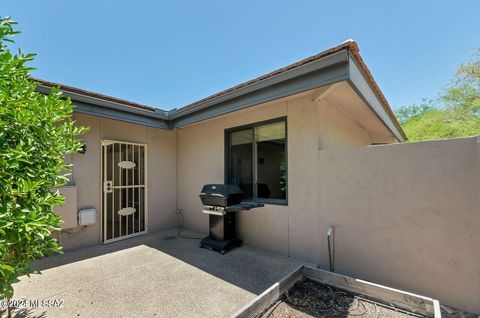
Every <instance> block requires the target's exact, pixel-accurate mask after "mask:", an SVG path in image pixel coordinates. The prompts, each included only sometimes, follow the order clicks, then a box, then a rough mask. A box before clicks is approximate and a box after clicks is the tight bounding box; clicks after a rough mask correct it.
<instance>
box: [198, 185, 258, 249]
mask: <svg viewBox="0 0 480 318" xmlns="http://www.w3.org/2000/svg"><path fill="white" fill-rule="evenodd" d="M242 196H243V191H242V190H241V189H240V188H239V187H238V186H236V185H232V184H207V185H204V186H203V188H202V192H201V193H200V200H202V204H203V209H202V212H203V213H206V214H208V215H209V235H208V236H207V237H206V238H204V239H203V240H202V242H201V243H200V247H205V248H209V249H212V250H215V251H218V252H220V253H222V254H225V252H226V251H228V250H230V249H232V248H234V247H237V246H240V245H241V244H242V241H240V240H239V239H238V238H237V236H236V228H235V218H236V213H235V212H239V211H248V210H251V209H253V208H259V207H263V206H264V205H263V204H261V203H254V202H246V201H242Z"/></svg>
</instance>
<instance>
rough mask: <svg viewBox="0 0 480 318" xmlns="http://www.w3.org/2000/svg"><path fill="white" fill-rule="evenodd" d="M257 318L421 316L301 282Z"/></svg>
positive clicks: (456, 317)
mask: <svg viewBox="0 0 480 318" xmlns="http://www.w3.org/2000/svg"><path fill="white" fill-rule="evenodd" d="M261 317H262V318H285V317H296V318H304V317H326V318H327V317H328V318H337V317H338V318H340V317H341V318H347V317H352V318H353V317H355V318H358V317H364V318H370V317H378V318H383V317H391V318H404V317H423V316H421V315H418V314H415V313H412V312H405V311H403V310H400V309H397V308H394V307H391V306H386V305H383V304H380V303H378V302H375V301H373V300H370V299H367V298H365V297H363V296H362V295H359V294H354V293H349V292H345V291H342V290H339V289H336V288H334V287H331V286H328V285H323V284H320V283H316V282H313V281H310V280H305V281H303V282H301V283H299V284H298V285H297V286H295V287H294V288H292V289H291V290H290V291H289V292H287V293H286V294H285V295H284V296H283V297H282V299H281V300H279V301H278V302H277V303H275V304H274V305H273V306H271V307H270V308H269V309H268V310H267V311H266V312H264V313H263V315H262V316H261ZM442 317H444V318H474V317H476V316H475V315H471V314H468V313H455V314H453V315H448V314H447V313H446V312H444V313H442Z"/></svg>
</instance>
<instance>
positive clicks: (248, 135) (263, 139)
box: [226, 121, 287, 203]
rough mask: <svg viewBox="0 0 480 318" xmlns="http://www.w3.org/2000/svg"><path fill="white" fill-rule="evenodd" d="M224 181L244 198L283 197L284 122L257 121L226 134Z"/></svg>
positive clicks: (284, 197) (284, 174)
mask: <svg viewBox="0 0 480 318" xmlns="http://www.w3.org/2000/svg"><path fill="white" fill-rule="evenodd" d="M227 137H228V162H227V163H226V164H227V169H228V170H227V173H228V178H227V180H228V182H229V183H231V184H236V185H238V186H240V188H241V189H242V190H243V191H244V193H245V195H244V197H245V198H246V199H254V200H255V199H259V200H260V201H265V202H271V203H275V202H278V203H281V202H282V201H283V202H284V201H285V200H286V198H287V196H286V192H287V178H286V175H287V169H286V122H285V121H281V122H275V123H271V124H263V125H262V124H261V125H257V126H253V127H251V128H247V129H242V130H237V131H232V132H230V133H229V134H228V136H227Z"/></svg>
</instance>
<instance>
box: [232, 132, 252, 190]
mask: <svg viewBox="0 0 480 318" xmlns="http://www.w3.org/2000/svg"><path fill="white" fill-rule="evenodd" d="M229 140H230V151H229V155H230V158H229V176H230V178H229V183H230V184H235V185H238V186H239V187H240V188H241V189H242V191H243V192H244V198H246V199H252V198H253V166H252V159H253V129H245V130H239V131H235V132H232V133H231V134H230V138H229Z"/></svg>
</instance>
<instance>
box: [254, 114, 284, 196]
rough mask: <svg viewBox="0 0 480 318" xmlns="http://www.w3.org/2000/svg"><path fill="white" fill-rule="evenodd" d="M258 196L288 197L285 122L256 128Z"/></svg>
mask: <svg viewBox="0 0 480 318" xmlns="http://www.w3.org/2000/svg"><path fill="white" fill-rule="evenodd" d="M255 140H256V146H257V198H262V199H280V200H285V199H286V191H285V190H286V184H285V181H286V178H285V122H280V123H275V124H270V125H264V126H258V127H256V128H255Z"/></svg>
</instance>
